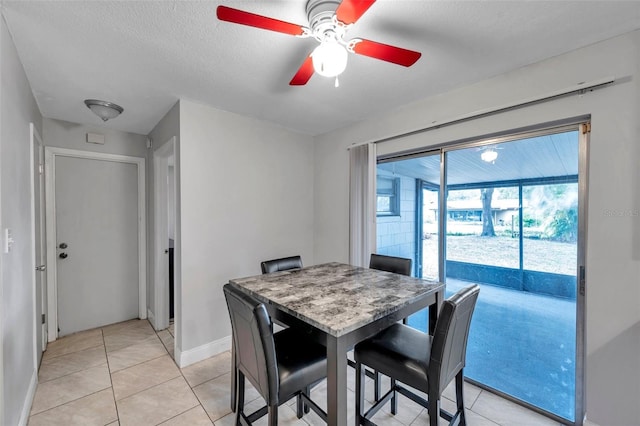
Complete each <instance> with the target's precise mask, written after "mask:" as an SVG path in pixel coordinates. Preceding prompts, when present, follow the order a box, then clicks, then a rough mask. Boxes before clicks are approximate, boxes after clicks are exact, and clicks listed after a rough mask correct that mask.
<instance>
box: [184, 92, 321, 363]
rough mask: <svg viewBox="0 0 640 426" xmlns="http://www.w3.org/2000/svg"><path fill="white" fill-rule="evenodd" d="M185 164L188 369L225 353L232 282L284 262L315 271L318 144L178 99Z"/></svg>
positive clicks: (270, 126) (297, 135)
mask: <svg viewBox="0 0 640 426" xmlns="http://www.w3.org/2000/svg"><path fill="white" fill-rule="evenodd" d="M179 161H180V164H181V165H182V167H181V169H180V185H179V191H180V204H181V207H180V209H181V221H180V222H181V227H182V228H181V243H182V323H181V324H180V331H179V333H180V334H182V336H183V337H182V347H181V351H182V353H183V356H184V357H183V359H181V361H180V362H181V364H184V363H185V362H192V360H194V359H195V358H194V357H195V354H196V353H200V354H204V353H205V352H207V351H215V350H218V349H217V348H222V347H223V346H224V345H227V347H229V345H230V338H229V336H230V333H231V329H230V323H229V317H228V313H227V306H226V303H225V300H224V296H223V293H222V286H223V285H224V284H225V283H226V282H228V281H229V279H230V278H234V277H242V276H247V275H256V274H259V273H260V261H262V260H266V259H272V258H277V257H281V256H287V255H294V254H299V255H301V256H302V259H303V262H304V263H305V264H307V265H312V264H314V257H313V234H314V233H313V224H314V208H313V168H314V167H313V166H314V163H313V139H312V137H310V136H305V135H301V134H297V133H293V132H291V131H289V130H286V129H284V128H281V127H277V126H275V125H272V124H269V123H266V122H262V121H258V120H255V119H251V118H246V117H242V116H239V115H236V114H232V113H229V112H225V111H221V110H218V109H215V108H212V107H208V106H205V105H200V104H197V103H193V102H190V101H185V100H181V101H180V160H179ZM187 165H188V167H187Z"/></svg>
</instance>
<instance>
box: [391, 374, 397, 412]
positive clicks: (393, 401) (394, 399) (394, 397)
mask: <svg viewBox="0 0 640 426" xmlns="http://www.w3.org/2000/svg"><path fill="white" fill-rule="evenodd" d="M395 388H396V379H391V391H392V392H393V393H392V394H391V414H393V415H394V416H395V415H396V414H397V413H398V392H396V390H395Z"/></svg>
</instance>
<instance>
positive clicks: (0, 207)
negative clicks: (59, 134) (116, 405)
mask: <svg viewBox="0 0 640 426" xmlns="http://www.w3.org/2000/svg"><path fill="white" fill-rule="evenodd" d="M0 77H1V83H0V229H2V231H4V229H5V228H10V229H11V231H12V234H13V239H14V240H15V243H14V245H13V248H12V249H11V252H10V253H8V254H5V253H4V252H1V253H2V254H0V256H1V263H2V268H1V276H0V280H1V283H0V287H1V290H0V305H1V307H0V314H1V317H2V319H0V327H1V329H2V343H1V346H0V349H1V355H0V358H1V359H2V372H1V373H0V396H2V400H1V402H0V404H1V405H0V413H1V414H0V423H1V424H3V425H16V424H19V422H23V423H25V424H26V416H28V414H29V409H30V408H31V401H32V398H33V392H34V391H35V385H36V382H37V371H36V362H35V355H36V345H35V329H34V321H35V306H34V302H35V296H34V286H33V285H34V284H33V270H34V267H35V265H33V264H32V261H31V259H32V257H31V254H32V252H33V250H34V248H33V244H32V240H31V233H32V223H31V216H30V214H29V212H30V208H31V207H30V205H31V195H30V194H31V184H30V164H31V158H30V154H29V147H30V142H29V137H30V134H29V122H33V123H34V124H35V126H36V128H37V129H38V132H39V133H40V134H42V116H41V115H40V111H39V110H38V106H37V104H36V102H35V99H34V98H33V95H32V93H31V87H30V86H29V82H28V81H27V78H26V75H25V73H24V70H23V68H22V64H21V63H20V60H19V58H18V54H17V52H16V49H15V46H14V45H13V41H12V39H11V36H10V35H9V32H8V31H7V27H6V24H5V22H4V19H2V18H0ZM2 240H3V241H4V238H2Z"/></svg>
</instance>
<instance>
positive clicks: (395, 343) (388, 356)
mask: <svg viewBox="0 0 640 426" xmlns="http://www.w3.org/2000/svg"><path fill="white" fill-rule="evenodd" d="M431 340H432V338H431V336H429V335H428V334H426V333H422V332H421V331H418V330H416V329H413V328H411V327H409V326H406V325H404V324H393V325H392V326H390V327H389V328H387V329H385V330H383V331H381V332H380V333H378V334H376V335H375V336H373V337H372V338H370V339H368V340H365V341H364V342H361V343H359V344H357V345H356V347H355V349H354V357H355V360H356V362H360V363H362V364H365V365H367V366H369V367H371V368H373V369H374V370H376V371H379V372H380V373H382V374H384V375H386V376H390V377H393V378H395V379H396V380H398V381H400V382H402V383H404V384H406V385H409V386H411V387H413V388H415V389H418V390H421V391H423V392H427V391H428V379H427V371H428V367H429V356H430V353H431Z"/></svg>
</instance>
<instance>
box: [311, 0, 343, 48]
mask: <svg viewBox="0 0 640 426" xmlns="http://www.w3.org/2000/svg"><path fill="white" fill-rule="evenodd" d="M338 6H340V1H339V0H309V1H308V2H307V8H306V9H307V18H308V19H309V27H310V29H311V34H312V36H313V37H314V38H315V39H316V40H318V41H319V42H323V41H325V40H326V39H327V38H335V40H336V41H340V40H342V37H343V36H344V29H343V28H340V26H337V25H336V21H334V20H333V16H334V15H335V13H336V9H337V8H338Z"/></svg>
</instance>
